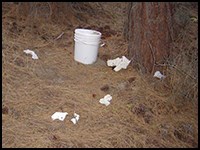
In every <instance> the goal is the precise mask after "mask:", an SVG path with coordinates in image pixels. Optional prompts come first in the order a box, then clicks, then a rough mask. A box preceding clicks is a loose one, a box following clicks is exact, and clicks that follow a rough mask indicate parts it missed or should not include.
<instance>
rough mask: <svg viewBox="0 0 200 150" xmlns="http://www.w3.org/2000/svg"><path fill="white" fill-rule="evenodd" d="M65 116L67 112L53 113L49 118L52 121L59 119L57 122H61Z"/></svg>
mask: <svg viewBox="0 0 200 150" xmlns="http://www.w3.org/2000/svg"><path fill="white" fill-rule="evenodd" d="M66 115H68V113H67V112H55V113H54V114H53V115H52V116H51V118H52V119H53V120H55V119H59V120H61V121H63V120H64V119H65V117H66Z"/></svg>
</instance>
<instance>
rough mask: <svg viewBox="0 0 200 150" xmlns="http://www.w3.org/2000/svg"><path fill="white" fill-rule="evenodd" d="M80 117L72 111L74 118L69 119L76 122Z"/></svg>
mask: <svg viewBox="0 0 200 150" xmlns="http://www.w3.org/2000/svg"><path fill="white" fill-rule="evenodd" d="M79 118H80V115H78V114H76V113H74V118H72V119H71V121H72V122H73V124H76V123H77V122H78V120H79Z"/></svg>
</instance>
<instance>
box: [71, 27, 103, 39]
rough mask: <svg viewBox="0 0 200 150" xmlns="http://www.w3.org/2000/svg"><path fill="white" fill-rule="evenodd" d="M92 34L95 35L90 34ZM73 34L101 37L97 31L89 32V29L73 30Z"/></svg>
mask: <svg viewBox="0 0 200 150" xmlns="http://www.w3.org/2000/svg"><path fill="white" fill-rule="evenodd" d="M80 31H83V32H88V33H83V32H80ZM89 32H90V33H89ZM92 32H94V33H97V34H91V33H92ZM75 34H81V35H88V36H93V37H99V36H101V35H102V34H101V32H99V31H96V30H90V29H83V28H77V29H75Z"/></svg>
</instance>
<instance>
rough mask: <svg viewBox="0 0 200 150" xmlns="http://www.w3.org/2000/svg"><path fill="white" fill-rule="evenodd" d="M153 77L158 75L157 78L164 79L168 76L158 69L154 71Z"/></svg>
mask: <svg viewBox="0 0 200 150" xmlns="http://www.w3.org/2000/svg"><path fill="white" fill-rule="evenodd" d="M153 77H157V78H159V79H164V78H166V76H164V75H162V74H161V73H160V71H156V72H155V73H154V76H153Z"/></svg>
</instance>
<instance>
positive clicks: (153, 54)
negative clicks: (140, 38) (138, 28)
mask: <svg viewBox="0 0 200 150" xmlns="http://www.w3.org/2000/svg"><path fill="white" fill-rule="evenodd" d="M148 44H149V47H150V50H151V54H152V56H153V69H152V71H151V73H153V72H154V66H155V64H156V58H155V53H154V51H153V48H152V45H151V43H150V42H149V43H148Z"/></svg>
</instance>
